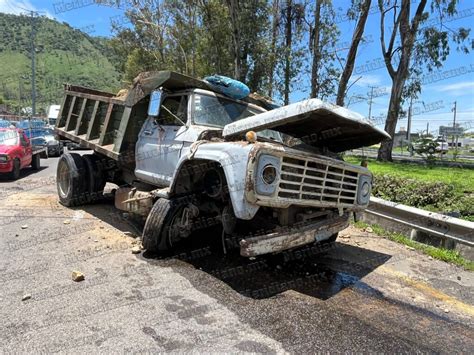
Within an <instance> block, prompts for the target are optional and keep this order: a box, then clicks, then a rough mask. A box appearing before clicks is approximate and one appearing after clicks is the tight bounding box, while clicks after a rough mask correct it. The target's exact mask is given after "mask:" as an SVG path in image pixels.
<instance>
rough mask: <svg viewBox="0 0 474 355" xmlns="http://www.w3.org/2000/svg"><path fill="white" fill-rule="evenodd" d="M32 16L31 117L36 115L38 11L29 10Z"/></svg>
mask: <svg viewBox="0 0 474 355" xmlns="http://www.w3.org/2000/svg"><path fill="white" fill-rule="evenodd" d="M29 13H30V17H31V117H33V116H35V115H36V60H35V56H36V47H35V40H36V18H37V16H38V12H36V11H29Z"/></svg>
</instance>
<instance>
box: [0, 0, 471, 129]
mask: <svg viewBox="0 0 474 355" xmlns="http://www.w3.org/2000/svg"><path fill="white" fill-rule="evenodd" d="M349 3H350V0H334V1H333V4H334V8H335V9H336V13H337V16H336V18H335V22H337V23H338V25H339V27H340V29H341V33H342V35H341V39H340V43H339V44H338V46H337V48H338V52H339V55H340V56H341V57H345V56H346V54H347V50H348V47H349V45H350V41H351V37H352V33H353V30H354V27H355V22H354V21H348V20H346V18H345V16H344V12H345V9H346V8H347V6H348V4H349ZM416 3H417V1H416V0H413V5H412V7H413V10H412V11H414V7H415V6H416ZM376 4H377V1H376V0H373V1H372V7H373V9H371V13H370V15H369V18H368V21H367V24H366V28H365V32H364V37H365V38H366V43H364V44H363V45H362V46H361V47H360V48H359V52H358V56H357V59H356V64H355V69H354V73H353V75H352V78H351V81H350V82H349V85H351V84H352V86H351V88H350V90H349V92H348V95H347V99H346V106H348V107H349V108H350V109H351V110H354V111H356V112H359V113H360V114H362V115H364V116H366V117H368V115H369V100H368V99H367V97H368V95H369V94H370V92H371V90H372V87H373V93H374V96H375V97H374V99H373V100H372V108H371V115H370V118H371V119H372V120H373V121H374V123H375V124H376V125H377V126H378V127H380V128H383V123H384V118H385V116H386V112H387V107H388V103H389V98H390V89H391V79H390V77H389V75H388V73H387V70H386V68H385V66H384V64H383V62H382V53H381V48H380V47H381V46H380V39H379V38H380V29H379V24H380V14H379V12H378V9H377V5H376ZM28 10H34V11H39V12H40V14H42V15H44V16H48V17H50V18H53V19H56V20H57V21H60V22H67V23H68V24H69V25H70V26H72V27H74V28H77V29H81V30H82V31H84V32H87V33H88V34H89V35H91V36H106V37H110V36H111V35H112V34H111V31H110V27H111V26H110V25H111V20H114V21H121V20H122V21H123V20H125V17H124V10H123V9H120V8H116V7H112V6H104V5H97V4H95V2H94V0H64V1H59V0H52V1H45V0H0V12H5V13H13V14H21V13H25V11H28ZM472 24H474V1H472V0H460V2H459V5H458V15H457V16H456V17H455V18H453V19H452V21H450V22H449V23H448V25H449V27H451V28H458V27H467V28H470V27H472ZM471 37H473V38H474V29H473V33H472V35H471ZM308 64H309V63H308ZM423 80H424V85H423V88H422V92H421V94H420V95H419V98H418V99H417V100H415V101H414V103H413V119H412V132H421V131H425V132H426V129H427V124H428V125H429V128H428V129H429V132H430V133H432V134H435V135H436V134H437V132H438V127H439V126H440V125H452V123H453V111H452V109H453V107H454V102H455V101H456V103H457V104H456V107H457V114H456V122H458V123H460V124H461V125H463V126H464V127H466V128H470V130H471V131H474V53H473V52H471V53H469V54H461V53H459V52H457V51H456V50H455V49H454V48H452V50H451V54H450V56H449V57H448V59H447V60H446V62H445V63H444V66H443V68H442V69H441V70H439V71H437V72H433V73H425V74H424V78H423ZM302 81H303V82H302V83H301V84H300V85H298V84H297V85H295V86H296V87H298V88H299V89H295V90H294V92H293V93H292V95H291V97H290V98H291V101H292V102H295V101H299V100H303V99H306V98H308V95H309V77H304V78H303V79H302ZM407 105H408V104H406V105H405V106H404V108H405V109H407ZM402 127H405V128H406V127H407V120H406V118H405V119H401V120H399V122H398V129H400V128H402Z"/></svg>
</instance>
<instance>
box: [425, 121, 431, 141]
mask: <svg viewBox="0 0 474 355" xmlns="http://www.w3.org/2000/svg"><path fill="white" fill-rule="evenodd" d="M428 134H430V123H429V122H426V136H427V137H428Z"/></svg>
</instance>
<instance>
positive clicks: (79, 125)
mask: <svg viewBox="0 0 474 355" xmlns="http://www.w3.org/2000/svg"><path fill="white" fill-rule="evenodd" d="M86 105H87V99H84V100H83V101H82V105H81V111H80V112H79V117H77V122H76V128H75V129H74V133H75V134H79V127H81V123H82V120H83V119H84V110H85V108H86Z"/></svg>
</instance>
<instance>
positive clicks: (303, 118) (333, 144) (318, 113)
mask: <svg viewBox="0 0 474 355" xmlns="http://www.w3.org/2000/svg"><path fill="white" fill-rule="evenodd" d="M264 129H272V130H275V131H278V132H281V133H285V134H288V135H290V136H292V137H295V138H299V139H301V140H302V141H303V142H304V143H306V144H309V145H312V146H314V147H318V148H321V147H326V148H328V149H329V150H331V151H333V152H343V151H345V150H349V149H354V148H359V147H365V146H370V145H372V144H376V143H379V142H381V141H382V140H385V139H390V135H389V134H388V133H386V132H385V131H383V130H381V129H378V128H376V127H374V126H373V125H372V124H371V123H370V121H368V120H367V119H365V118H364V117H363V116H361V115H359V114H358V113H356V112H353V111H350V110H348V109H346V108H344V107H340V106H336V105H332V104H329V103H326V102H323V101H321V100H318V99H309V100H305V101H301V102H297V103H295V104H291V105H287V106H283V107H280V108H277V109H274V110H272V111H267V112H264V113H260V114H258V115H255V116H251V117H247V118H244V119H242V120H239V121H236V122H233V123H230V124H228V125H226V126H225V127H224V130H223V132H222V135H223V137H224V138H232V137H236V136H242V135H243V134H245V132H247V131H250V130H252V131H261V130H264Z"/></svg>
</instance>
